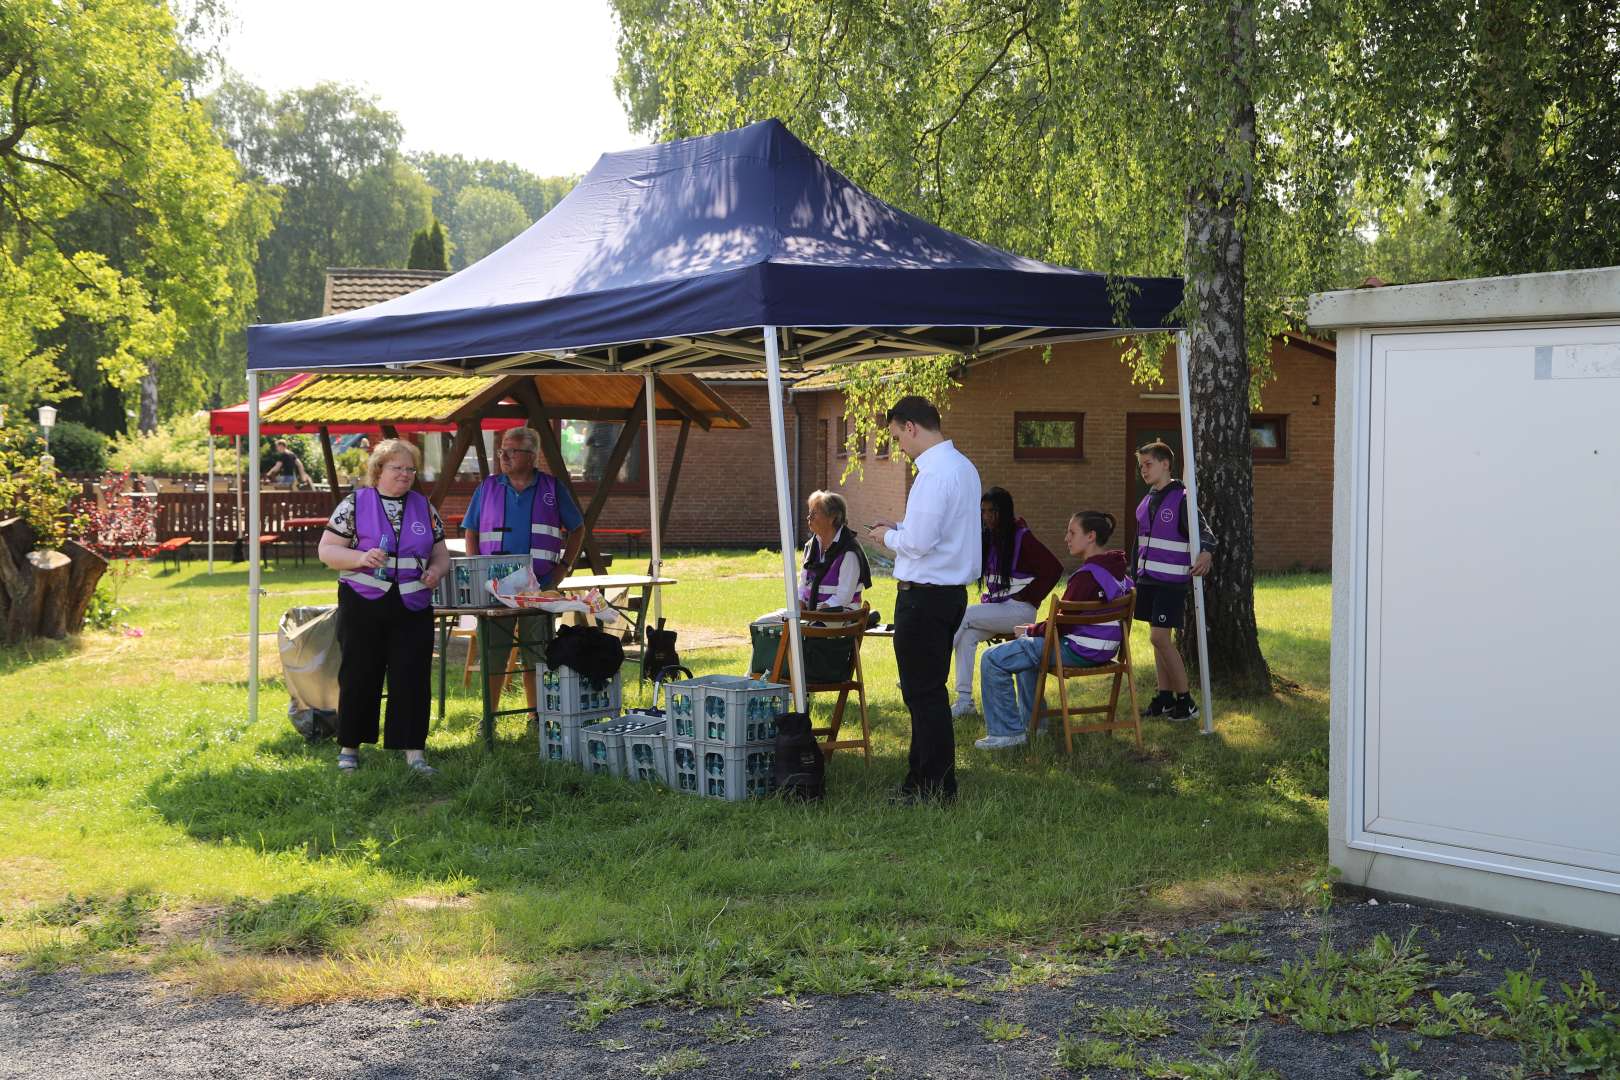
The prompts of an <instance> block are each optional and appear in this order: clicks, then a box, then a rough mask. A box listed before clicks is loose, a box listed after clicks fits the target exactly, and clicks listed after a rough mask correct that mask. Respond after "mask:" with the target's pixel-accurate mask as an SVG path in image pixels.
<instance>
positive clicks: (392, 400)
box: [264, 372, 748, 430]
mask: <svg viewBox="0 0 1620 1080" xmlns="http://www.w3.org/2000/svg"><path fill="white" fill-rule="evenodd" d="M525 381H527V382H529V383H532V384H533V385H534V387H535V388H536V389H537V390H538V391H539V394H540V400H541V402H542V403H543V404H544V405H545V407H546V411H547V412H548V413H550V414H552V415H554V416H558V417H577V418H580V419H602V418H605V417H608V416H612V417H615V418H617V417H619V416H621V415H622V414H623V413H625V412H626V411H627V410H629V409H630V408H631V407H632V406H633V405H635V403H636V400H637V396H638V395H639V394H640V393H641V388H642V380H641V379H640V378H639V377H638V376H635V375H615V376H610V377H608V378H603V377H601V376H599V375H589V374H587V373H583V372H582V373H580V374H579V375H568V374H558V375H507V376H499V377H494V378H487V379H472V378H466V377H464V376H453V375H447V376H442V377H437V378H422V377H420V376H410V375H346V374H337V375H332V374H327V375H314V376H311V377H309V378H308V380H307V381H306V382H303V383H301V384H300V385H299V386H297V387H295V388H294V389H293V390H292V391H291V392H290V393H288V394H286V395H284V396H283V397H282V398H281V399H280V400H279V401H277V402H276V403H275V404H274V405H271V406H270V407H269V408H268V409H267V410H266V411H265V414H264V415H265V422H266V423H267V424H269V425H275V424H279V423H294V424H306V425H307V424H316V425H319V424H339V425H342V424H369V425H372V426H373V427H375V426H377V425H379V424H393V425H396V426H399V427H401V428H402V429H406V430H410V427H411V425H415V424H430V425H435V426H438V427H439V428H441V429H443V428H446V427H453V426H454V425H456V424H459V423H461V422H463V421H471V420H477V419H482V420H484V421H485V422H486V423H485V426H486V427H514V426H516V425H517V424H519V423H522V422H523V421H524V419H525V418H526V417H527V416H528V411H527V409H526V408H525V407H524V406H523V405H522V404H521V403H519V402H517V401H515V400H514V399H515V396H516V395H517V393H518V387H519V384H520V383H523V382H525ZM658 418H659V420H660V421H661V422H665V423H677V422H679V421H680V420H682V419H689V420H691V421H693V422H694V423H696V424H697V425H698V426H699V427H702V428H704V429H708V428H716V427H718V428H746V427H747V426H748V421H747V420H745V419H743V417H742V415H741V414H740V413H738V412H737V411H736V410H735V409H733V408H732V407H731V405H730V403H728V402H727V401H726V400H725V399H724V398H722V397H720V395H718V394H716V393H715V392H714V391H712V390H709V389H708V388H707V387H705V386H704V385H703V384H702V383H701V382H699V381H698V380H697V379H694V378H692V377H691V376H689V375H688V376H672V377H670V378H666V379H660V380H659V381H658ZM492 419H493V420H494V421H497V423H493V424H492V423H490V422H489V421H491V420H492Z"/></svg>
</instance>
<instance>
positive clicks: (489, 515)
mask: <svg viewBox="0 0 1620 1080" xmlns="http://www.w3.org/2000/svg"><path fill="white" fill-rule="evenodd" d="M539 452H540V433H539V432H537V431H535V430H534V429H533V428H528V427H516V428H510V429H508V430H507V431H504V432H502V433H501V450H500V455H499V461H500V471H499V472H497V473H496V474H495V475H494V476H490V477H486V478H485V479H484V482H483V483H481V484H479V485H478V489H477V490H476V491H474V492H473V497H472V501H471V502H469V503H468V504H467V513H466V515H465V516H464V517H463V518H462V519H461V528H462V534H463V535H464V536H465V537H466V541H467V554H469V555H522V554H524V553H527V554H528V555H529V557H530V558H531V559H532V560H533V563H532V564H531V567H532V569H533V570H534V580H535V581H536V582H537V583H538V584H539V586H540V588H542V589H548V588H550V587H552V586H553V585H555V584H557V582H559V581H561V580H562V579H563V578H565V577H567V576H568V568H569V567H571V566H573V565H574V557H575V556H577V555H578V554H579V545H580V542H581V541H582V540H583V539H584V536H585V534H584V532H583V531H582V530H581V529H580V526H581V525H582V524H584V520H585V519H584V517H583V516H582V515H581V514H580V512H579V507H578V506H576V505H575V504H574V500H573V498H572V497H570V496H569V494H568V489H567V488H566V487H564V486H563V485H562V484H560V483H558V482H557V478H556V477H554V476H552V475H551V474H550V473H544V472H541V471H540V470H539V469H537V468H535V459H536V458H537V457H538V456H539ZM489 685H490V693H491V695H492V700H495V701H499V700H500V696H501V691H502V690H504V689H505V688H506V676H504V675H491V676H489ZM523 689H524V690H525V692H526V693H527V694H528V696H529V708H530V709H533V708H534V707H535V700H536V699H535V693H534V671H533V669H529V670H526V671H524V672H523Z"/></svg>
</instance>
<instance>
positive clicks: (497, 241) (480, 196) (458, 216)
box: [452, 184, 530, 270]
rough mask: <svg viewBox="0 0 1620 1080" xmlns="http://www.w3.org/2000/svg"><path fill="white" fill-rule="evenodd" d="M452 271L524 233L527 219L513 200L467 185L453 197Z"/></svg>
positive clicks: (496, 191)
mask: <svg viewBox="0 0 1620 1080" xmlns="http://www.w3.org/2000/svg"><path fill="white" fill-rule="evenodd" d="M454 220H455V223H456V224H455V237H456V253H455V260H454V262H453V263H452V265H453V266H454V268H455V269H457V270H460V269H462V268H463V267H466V266H471V265H472V264H473V263H475V262H477V261H478V260H479V259H482V258H483V257H484V256H485V255H488V254H489V253H490V252H492V251H494V250H495V249H496V248H498V247H500V246H501V245H502V244H505V243H506V242H507V241H508V240H510V239H512V238H513V237H514V236H516V235H517V234H518V233H520V232H522V231H523V230H524V229H527V228H528V227H529V224H530V219H529V216H528V214H527V213H525V212H524V209H523V204H522V203H520V202H518V201H517V198H516V197H515V196H513V195H511V194H508V193H507V192H505V191H501V190H499V189H497V188H492V187H484V186H483V185H482V184H469V185H468V186H467V187H464V188H462V189H461V193H460V194H459V195H457V196H456V205H455V218H454Z"/></svg>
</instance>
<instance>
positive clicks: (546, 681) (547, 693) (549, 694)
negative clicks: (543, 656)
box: [540, 668, 562, 712]
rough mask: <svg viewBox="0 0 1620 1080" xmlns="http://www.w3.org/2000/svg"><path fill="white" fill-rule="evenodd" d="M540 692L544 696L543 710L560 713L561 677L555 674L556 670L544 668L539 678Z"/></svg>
mask: <svg viewBox="0 0 1620 1080" xmlns="http://www.w3.org/2000/svg"><path fill="white" fill-rule="evenodd" d="M540 687H541V692H542V693H543V695H544V702H545V703H544V705H542V706H541V707H542V708H544V709H545V710H546V711H547V712H562V676H561V675H558V674H557V669H556V668H546V669H545V671H544V673H542V675H541V676H540Z"/></svg>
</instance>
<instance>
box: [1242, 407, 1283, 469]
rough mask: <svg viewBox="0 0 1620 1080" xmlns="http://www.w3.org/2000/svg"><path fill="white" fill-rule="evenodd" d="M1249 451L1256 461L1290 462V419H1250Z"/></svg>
mask: <svg viewBox="0 0 1620 1080" xmlns="http://www.w3.org/2000/svg"><path fill="white" fill-rule="evenodd" d="M1249 449H1250V450H1251V451H1252V452H1253V454H1254V460H1256V461H1287V460H1288V417H1286V416H1261V415H1259V414H1258V413H1257V414H1255V415H1254V416H1251V417H1249Z"/></svg>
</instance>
